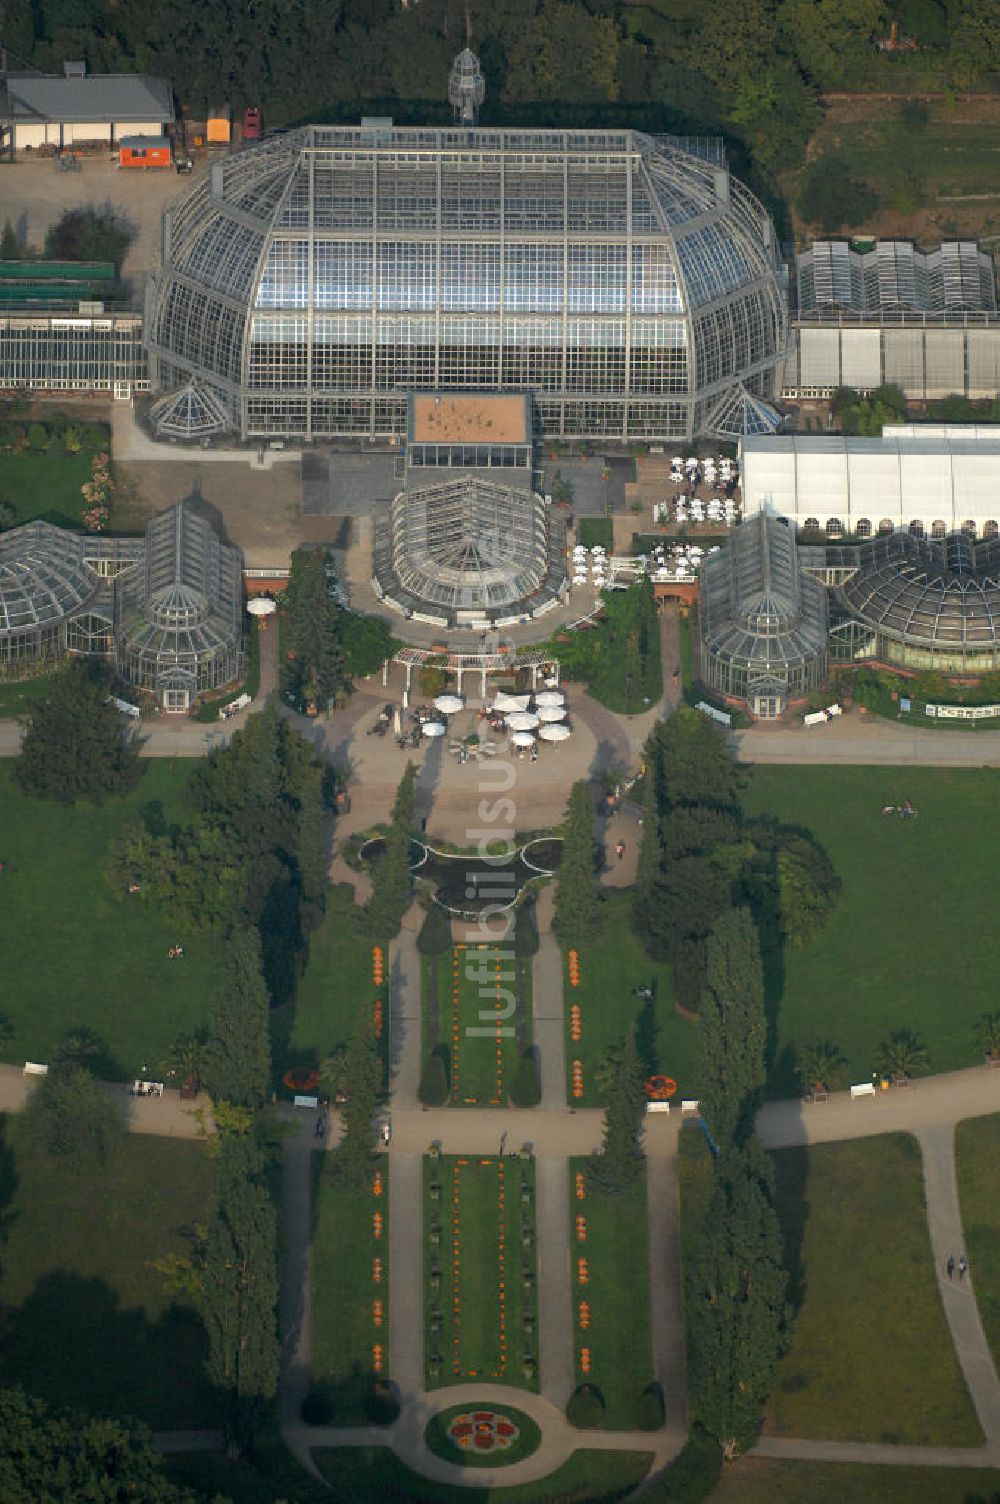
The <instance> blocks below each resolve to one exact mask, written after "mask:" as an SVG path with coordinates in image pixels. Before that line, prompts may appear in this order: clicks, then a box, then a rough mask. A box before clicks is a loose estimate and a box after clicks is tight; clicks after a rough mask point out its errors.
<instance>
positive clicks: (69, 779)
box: [14, 658, 142, 804]
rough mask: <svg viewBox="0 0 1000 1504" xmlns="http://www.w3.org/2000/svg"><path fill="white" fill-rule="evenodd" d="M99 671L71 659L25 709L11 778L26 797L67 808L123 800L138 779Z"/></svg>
mask: <svg viewBox="0 0 1000 1504" xmlns="http://www.w3.org/2000/svg"><path fill="white" fill-rule="evenodd" d="M109 694H110V680H109V677H108V674H107V671H106V670H105V669H104V667H103V665H101V664H97V663H92V662H88V661H86V660H85V659H82V658H73V659H71V660H70V662H69V663H68V664H67V665H66V666H65V667H64V668H62V669H60V670H59V672H58V673H56V674H54V675H53V677H52V681H51V683H50V685H49V688H48V690H47V692H46V694H45V695H44V696H43V697H42V698H41V699H40V700H38V701H36V703H35V704H34V705H32V706H30V707H29V709H28V711H27V714H26V716H25V731H24V738H23V740H22V742H21V753H20V756H19V757H18V759H17V764H16V767H15V775H14V776H15V778H16V779H17V782H18V783H19V784H20V786H21V788H22V789H23V790H24V792H25V793H26V794H33V795H35V796H36V797H37V798H40V799H57V800H59V801H60V803H63V804H72V803H74V801H75V800H77V799H92V800H94V801H95V802H98V803H99V802H100V800H101V799H102V798H103V797H104V796H105V795H108V794H124V793H127V792H128V791H129V789H132V788H134V787H135V785H136V784H137V783H138V781H139V778H140V777H141V775H142V765H141V763H140V762H139V749H138V745H137V744H136V743H135V742H134V741H132V740H130V738H129V735H128V727H129V724H130V723H128V722H127V721H126V720H125V718H124V717H123V716H122V714H121V712H120V711H119V710H117V709H116V708H115V706H114V705H113V704H111V702H110V699H109Z"/></svg>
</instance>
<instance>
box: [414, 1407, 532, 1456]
mask: <svg viewBox="0 0 1000 1504" xmlns="http://www.w3.org/2000/svg"><path fill="white" fill-rule="evenodd" d="M424 1440H425V1441H426V1443H427V1446H428V1448H429V1450H430V1451H432V1452H433V1453H434V1455H435V1456H436V1457H442V1458H444V1460H445V1461H446V1462H454V1463H457V1464H458V1466H460V1467H507V1466H509V1465H510V1464H511V1463H512V1462H521V1461H522V1460H523V1459H524V1458H525V1457H530V1456H531V1454H532V1452H534V1451H536V1450H537V1448H538V1444H539V1441H540V1440H541V1434H540V1432H539V1429H538V1426H537V1425H536V1424H535V1422H534V1421H533V1420H532V1419H531V1417H530V1415H525V1414H524V1412H523V1411H522V1410H515V1409H514V1408H513V1407H512V1406H509V1405H505V1406H504V1408H503V1409H502V1410H497V1409H496V1408H495V1407H493V1406H492V1405H483V1406H481V1407H472V1406H469V1405H460V1406H455V1407H454V1408H452V1409H450V1410H442V1411H441V1412H440V1414H438V1415H433V1416H432V1417H431V1419H430V1420H429V1421H428V1423H427V1428H426V1430H425V1432H424Z"/></svg>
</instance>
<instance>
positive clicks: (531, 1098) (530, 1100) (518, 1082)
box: [510, 1048, 542, 1107]
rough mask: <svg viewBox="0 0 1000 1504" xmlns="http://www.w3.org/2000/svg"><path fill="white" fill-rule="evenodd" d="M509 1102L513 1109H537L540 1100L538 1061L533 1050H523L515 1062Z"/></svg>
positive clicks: (540, 1088)
mask: <svg viewBox="0 0 1000 1504" xmlns="http://www.w3.org/2000/svg"><path fill="white" fill-rule="evenodd" d="M510 1100H511V1101H512V1102H513V1104H514V1106H515V1107H537V1106H538V1104H539V1102H540V1101H541V1100H542V1087H541V1082H540V1081H539V1079H538V1059H537V1055H536V1052H535V1050H534V1048H532V1049H530V1050H525V1052H524V1054H523V1055H522V1056H521V1057H520V1058H519V1060H518V1062H517V1065H516V1067H515V1069H514V1079H513V1081H512V1082H511V1086H510Z"/></svg>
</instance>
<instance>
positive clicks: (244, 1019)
mask: <svg viewBox="0 0 1000 1504" xmlns="http://www.w3.org/2000/svg"><path fill="white" fill-rule="evenodd" d="M268 1019H269V1008H268V997H267V987H266V985H265V983H264V975H263V971H262V968H261V949H260V939H259V937H258V935H257V933H256V931H255V930H251V929H243V930H237V931H235V932H234V933H233V934H232V935H231V936H230V938H229V940H228V941H227V942H226V968H225V972H224V974H223V979H222V984H221V987H220V988H219V992H218V995H217V997H216V1005H215V1013H214V1015H213V1018H212V1031H211V1036H210V1038H209V1040H208V1043H207V1045H206V1047H205V1067H204V1078H205V1085H206V1087H207V1089H208V1091H209V1093H210V1094H211V1096H213V1097H216V1098H220V1099H221V1100H222V1101H225V1102H230V1103H232V1104H233V1106H235V1107H246V1108H249V1109H250V1110H251V1111H252V1112H256V1111H258V1109H259V1108H261V1107H262V1106H263V1105H264V1102H265V1099H266V1097H267V1092H268V1087H269V1084H270V1077H271V1045H270V1038H269V1032H268Z"/></svg>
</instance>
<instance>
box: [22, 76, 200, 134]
mask: <svg viewBox="0 0 1000 1504" xmlns="http://www.w3.org/2000/svg"><path fill="white" fill-rule="evenodd" d="M5 82H6V85H7V109H8V111H9V116H10V118H12V119H14V120H52V121H79V122H81V123H83V122H86V121H88V120H93V121H95V122H98V121H116V120H128V121H132V122H138V121H140V120H153V121H158V122H164V121H168V120H173V118H174V104H173V91H172V90H171V87H170V84H169V82H168V81H167V79H165V78H150V77H148V76H147V75H146V74H142V73H94V74H91V75H90V76H89V77H87V78H37V77H34V78H10V77H8V78H7V79H6V81H5Z"/></svg>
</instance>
